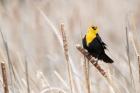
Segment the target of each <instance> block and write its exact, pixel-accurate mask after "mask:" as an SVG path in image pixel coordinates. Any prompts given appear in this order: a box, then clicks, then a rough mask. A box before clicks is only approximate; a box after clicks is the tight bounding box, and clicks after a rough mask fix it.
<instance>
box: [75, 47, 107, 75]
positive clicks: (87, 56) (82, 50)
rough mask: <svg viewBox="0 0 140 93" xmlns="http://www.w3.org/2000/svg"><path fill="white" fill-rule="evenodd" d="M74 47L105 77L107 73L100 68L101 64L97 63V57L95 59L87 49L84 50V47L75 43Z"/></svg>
mask: <svg viewBox="0 0 140 93" xmlns="http://www.w3.org/2000/svg"><path fill="white" fill-rule="evenodd" d="M76 48H77V49H78V50H79V51H80V52H81V53H82V54H83V55H84V56H85V57H86V58H87V59H88V61H89V62H91V63H92V64H93V65H94V66H95V67H96V68H97V69H98V71H99V72H100V73H101V74H102V75H103V76H104V77H107V73H106V72H105V71H104V70H103V69H102V68H101V66H100V65H99V64H98V63H97V61H98V60H97V59H95V58H94V57H93V56H92V55H90V54H89V52H88V51H86V50H85V49H84V48H82V47H81V46H80V45H77V46H76Z"/></svg>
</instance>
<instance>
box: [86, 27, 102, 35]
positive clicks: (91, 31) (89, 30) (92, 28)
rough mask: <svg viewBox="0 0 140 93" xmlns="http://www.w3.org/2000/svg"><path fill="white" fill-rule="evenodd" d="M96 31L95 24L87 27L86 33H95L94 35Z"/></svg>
mask: <svg viewBox="0 0 140 93" xmlns="http://www.w3.org/2000/svg"><path fill="white" fill-rule="evenodd" d="M98 31H99V29H98V27H97V26H90V27H89V28H88V31H87V33H90V34H95V35H96V34H97V33H98Z"/></svg>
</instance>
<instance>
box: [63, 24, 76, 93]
mask: <svg viewBox="0 0 140 93" xmlns="http://www.w3.org/2000/svg"><path fill="white" fill-rule="evenodd" d="M61 35H62V39H63V48H64V54H65V58H66V65H67V70H68V77H69V85H70V90H71V93H73V91H74V90H73V78H72V69H71V65H70V63H69V54H68V42H67V38H66V34H65V30H64V24H61Z"/></svg>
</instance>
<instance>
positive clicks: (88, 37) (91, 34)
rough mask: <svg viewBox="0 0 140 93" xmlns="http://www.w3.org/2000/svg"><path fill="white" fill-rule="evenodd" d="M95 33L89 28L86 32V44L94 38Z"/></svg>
mask: <svg viewBox="0 0 140 93" xmlns="http://www.w3.org/2000/svg"><path fill="white" fill-rule="evenodd" d="M95 37H96V33H94V32H93V31H92V30H91V29H89V31H88V32H87V34H86V43H87V46H88V45H89V44H90V43H91V42H92V41H93V40H94V39H95Z"/></svg>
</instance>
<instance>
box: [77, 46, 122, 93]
mask: <svg viewBox="0 0 140 93" xmlns="http://www.w3.org/2000/svg"><path fill="white" fill-rule="evenodd" d="M76 48H77V49H78V50H79V52H81V53H82V54H83V55H84V56H85V57H86V59H87V60H88V61H89V62H91V63H92V64H93V65H94V66H95V68H96V69H97V70H98V71H99V72H100V74H101V75H102V76H103V77H105V79H106V80H107V82H108V83H109V86H110V89H111V90H112V92H113V93H120V90H119V89H118V88H117V87H116V84H115V83H114V82H115V81H113V80H112V79H111V76H110V75H109V74H108V73H107V72H106V71H105V70H104V69H102V67H101V66H100V65H99V64H98V63H97V61H98V60H97V59H96V58H94V57H93V56H92V55H90V54H89V52H88V51H86V50H85V49H84V48H82V47H81V46H80V45H76Z"/></svg>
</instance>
